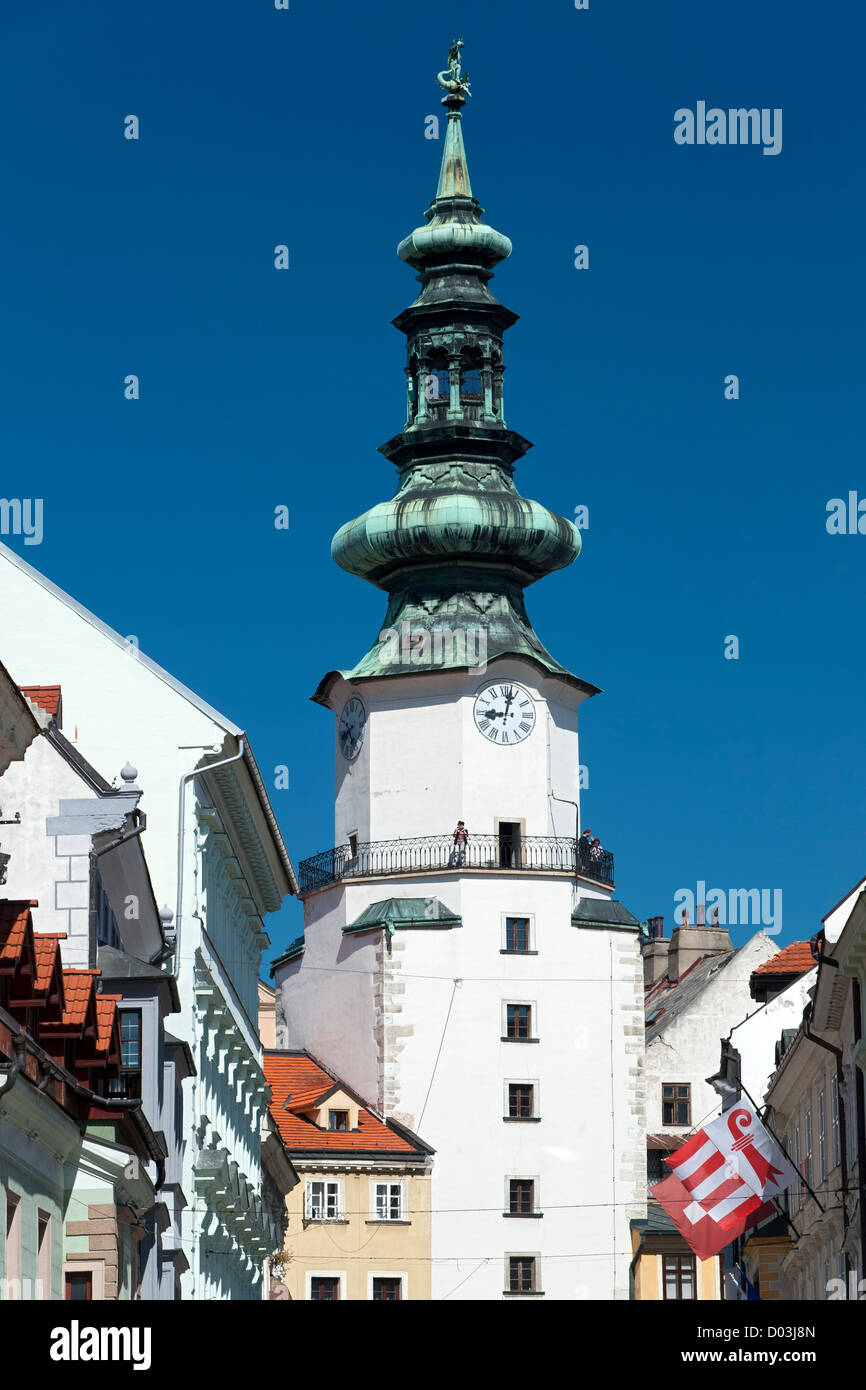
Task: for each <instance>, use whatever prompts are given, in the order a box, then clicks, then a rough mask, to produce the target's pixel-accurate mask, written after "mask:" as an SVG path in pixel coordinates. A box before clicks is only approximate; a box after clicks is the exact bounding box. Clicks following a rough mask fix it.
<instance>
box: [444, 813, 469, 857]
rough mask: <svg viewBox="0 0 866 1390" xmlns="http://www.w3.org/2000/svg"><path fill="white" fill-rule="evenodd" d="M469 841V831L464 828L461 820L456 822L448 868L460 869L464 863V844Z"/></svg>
mask: <svg viewBox="0 0 866 1390" xmlns="http://www.w3.org/2000/svg"><path fill="white" fill-rule="evenodd" d="M468 841H469V831H468V830H467V829H466V826H465V825H464V823H463V821H462V820H459V821H458V822H457V829H456V830H455V831H454V848H453V850H452V851H451V858H450V859H449V860H448V866H449V868H458V869H462V868H463V867H464V865H465V864H466V845H467V843H468Z"/></svg>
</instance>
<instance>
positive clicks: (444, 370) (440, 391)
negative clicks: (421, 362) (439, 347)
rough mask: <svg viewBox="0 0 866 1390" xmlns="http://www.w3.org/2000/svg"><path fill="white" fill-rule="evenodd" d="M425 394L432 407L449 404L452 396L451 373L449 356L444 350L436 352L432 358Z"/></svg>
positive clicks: (427, 374) (426, 379)
mask: <svg viewBox="0 0 866 1390" xmlns="http://www.w3.org/2000/svg"><path fill="white" fill-rule="evenodd" d="M424 395H425V397H426V399H427V402H428V404H429V405H430V406H431V407H436V406H441V405H443V404H444V405H446V406H447V404H448V401H449V400H450V397H451V374H450V372H449V370H448V358H447V357H446V355H445V353H444V352H441V353H440V352H437V353H434V354H433V356H432V357H431V358H430V361H429V364H428V367H427V373H426V376H425V378H424Z"/></svg>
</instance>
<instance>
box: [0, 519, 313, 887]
mask: <svg viewBox="0 0 866 1390" xmlns="http://www.w3.org/2000/svg"><path fill="white" fill-rule="evenodd" d="M0 560H7V561H8V562H9V564H11V565H12V566H14V568H15V569H17V570H19V571H20V572H21V573H22V574H24V575H26V576H27V577H28V578H29V579H31V580H33V581H34V582H35V583H36V584H38V585H39V587H40V588H41V589H44V590H45V592H46V593H49V594H51V595H52V596H53V597H54V598H56V599H58V600H59V601H60V602H61V603H62V604H64V606H65V607H66V608H68V609H69V610H70V611H71V612H73V613H75V614H77V616H78V617H79V618H81V619H83V620H84V622H86V623H88V624H89V625H90V626H91V627H92V628H94V629H95V630H96V631H97V632H100V633H101V634H102V635H103V637H107V638H108V639H109V640H110V641H111V642H113V643H114V644H115V645H116V646H118V647H120V648H121V650H123V651H125V652H128V651H129V643H128V642H127V640H126V638H125V637H121V635H120V633H119V632H115V631H114V629H113V628H112V627H109V625H108V623H105V622H103V621H102V619H101V618H97V617H96V615H95V614H94V613H91V612H90V611H89V609H87V608H85V607H84V605H83V604H81V603H78V601H77V600H76V599H74V598H72V597H71V595H70V594H67V593H66V592H65V591H64V590H63V589H61V588H60V587H59V585H57V584H53V583H52V582H51V580H50V579H48V578H47V577H46V576H45V575H44V574H41V573H40V571H39V570H37V569H36V568H34V566H33V565H29V564H28V563H27V561H26V560H24V559H22V557H21V556H20V555H18V554H16V552H15V551H14V550H11V549H10V548H9V546H7V545H3V544H2V543H0ZM136 665H138V666H142V667H144V668H145V669H146V670H147V671H149V672H150V673H151V674H152V675H154V676H156V678H157V679H158V680H160V681H162V682H163V683H164V684H165V685H167V686H168V687H169V688H170V689H171V690H173V691H174V692H175V693H176V694H178V695H180V696H181V697H182V698H183V699H184V700H187V701H188V702H189V704H191V705H193V707H194V708H195V709H197V710H199V711H200V712H201V713H202V714H204V715H205V717H206V718H208V719H211V720H213V722H214V723H215V724H216V725H218V726H219V727H220V728H221V729H223V730H224V731H225V732H226V733H229V734H231V735H232V736H233V737H234V738H236V739H240V738H243V741H244V745H243V746H244V752H243V762H244V765H245V767H246V769H247V772H248V774H249V777H250V781H251V782H252V784H253V788H254V790H255V794H256V796H257V798H258V801H259V805H260V807H261V810H262V814H263V816H264V818H265V821H266V822H267V825H268V829H269V831H270V834H271V839H272V842H273V844H274V847H275V849H276V852H277V858H278V860H279V862H280V865H281V868H282V870H283V873H284V874H285V876H286V879H287V881H288V883H289V885H290V892H292V893H297V891H298V880H297V876H296V874H295V869H294V865H293V864H292V861H291V859H290V858H289V852H288V850H287V849H286V845H285V842H284V840H283V836H282V832H281V830H280V827H279V825H278V823H277V818H276V815H275V814H274V809H273V806H272V805H271V802H270V798H269V797H268V793H267V789H266V787H265V784H264V781H263V779H262V774H261V772H260V770H259V766H258V764H257V762H256V760H255V757H254V756H253V750H252V748H251V747H250V741H249V737H248V735H247V734H246V732H245V731H244V730H243V729H241V728H239V727H238V725H237V724H235V723H234V722H233V721H232V720H231V719H228V718H226V716H225V715H224V714H220V712H219V710H216V709H214V707H213V706H212V705H209V704H208V703H207V702H206V701H205V700H202V698H201V697H200V696H199V695H197V694H196V693H195V691H194V690H190V688H189V686H186V685H184V684H183V682H182V681H179V680H177V678H176V677H175V676H173V675H171V673H170V672H169V671H166V670H165V669H164V668H163V667H162V666H160V665H159V664H158V663H157V662H155V661H154V660H153V659H152V658H151V657H149V656H147V654H146V653H145V652H142V651H136ZM19 689H20V687H19ZM27 689H28V690H33V689H44V687H39V686H28V687H27ZM211 761H215V759H211ZM200 770H201V772H202V773H203V774H205V775H206V774H207V772H208V765H207V763H206V762H202V764H201V768H200ZM211 775H212V776H213V777H214V779H215V780H217V781H218V782H219V784H220V785H221V787H222V786H223V785H226V784H227V779H228V773H227V771H226V769H222V770H221V771H219V772H214V773H212V774H211ZM280 905H281V904H277V907H279V906H280ZM271 910H273V911H276V908H273V909H271Z"/></svg>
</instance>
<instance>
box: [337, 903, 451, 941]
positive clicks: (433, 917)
mask: <svg viewBox="0 0 866 1390" xmlns="http://www.w3.org/2000/svg"><path fill="white" fill-rule="evenodd" d="M462 926H463V918H462V917H458V915H457V914H456V913H455V912H451V911H450V909H449V908H447V907H446V906H445V904H444V903H442V902H440V901H439V899H438V898H385V899H383V900H382V901H381V902H378V903H370V905H369V907H365V908H364V911H363V912H362V913H361V915H360V917H358V918H356V920H355V921H354V922H350V923H349V925H348V926H346V927H344V928H343V935H344V936H346V935H348V934H349V933H350V932H356V931H372V930H373V929H374V928H376V927H387V929H388V931H390V932H394V931H396V929H397V927H462Z"/></svg>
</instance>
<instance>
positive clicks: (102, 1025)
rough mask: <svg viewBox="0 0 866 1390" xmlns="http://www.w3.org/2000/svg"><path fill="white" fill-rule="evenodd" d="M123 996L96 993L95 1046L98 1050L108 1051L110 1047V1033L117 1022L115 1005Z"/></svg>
mask: <svg viewBox="0 0 866 1390" xmlns="http://www.w3.org/2000/svg"><path fill="white" fill-rule="evenodd" d="M122 998H123V995H122V994H97V996H96V1021H97V1028H98V1031H97V1038H96V1047H97V1051H99V1052H108V1051H110V1048H111V1035H112V1033H113V1032H114V1027H115V1024H116V1022H117V1005H118V1004H119V1002H120V1000H121V999H122Z"/></svg>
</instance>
